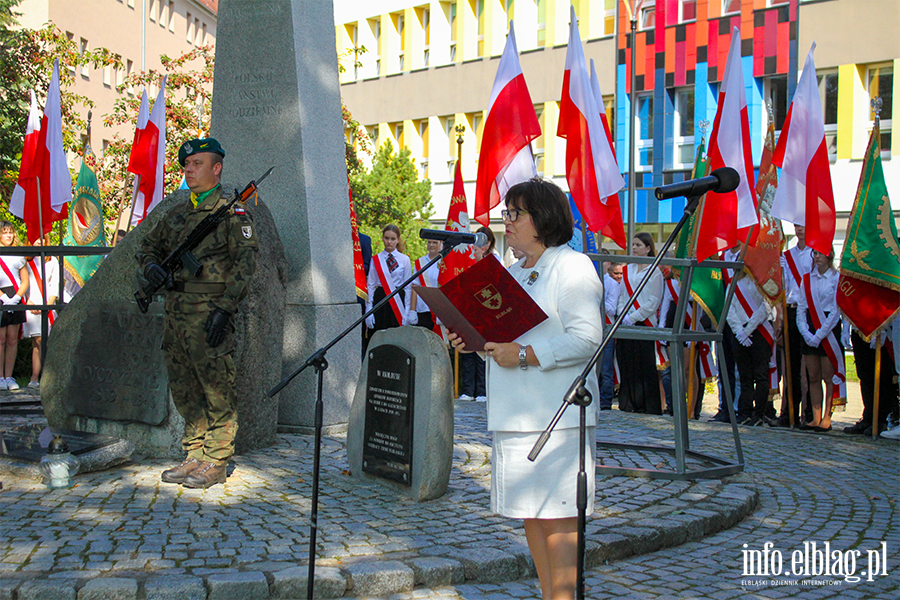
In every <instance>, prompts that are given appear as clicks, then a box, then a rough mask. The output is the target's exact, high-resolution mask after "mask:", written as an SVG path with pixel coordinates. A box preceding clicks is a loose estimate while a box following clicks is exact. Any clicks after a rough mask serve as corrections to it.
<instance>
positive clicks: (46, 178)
mask: <svg viewBox="0 0 900 600" xmlns="http://www.w3.org/2000/svg"><path fill="white" fill-rule="evenodd" d="M39 114H40V112H39V111H38V109H37V103H36V102H35V101H34V95H33V94H32V105H31V111H30V113H29V117H28V126H27V129H26V133H25V148H23V151H22V167H23V168H22V169H20V172H19V182H18V184H17V185H16V189H15V191H14V192H13V195H12V198H11V199H10V203H9V211H10V212H11V213H12V214H14V215H15V216H17V217H19V218H20V219H22V220H23V221H25V226H26V228H27V231H28V241H29V242H34V241H35V240H37V239H40V238H42V237H43V234H46V233H49V232H50V230H51V229H52V227H53V223H54V222H56V221H61V220H63V219H67V218H68V217H69V211H68V203H69V202H70V201H71V200H72V174H71V173H69V166H68V165H67V164H66V153H65V150H64V149H63V134H62V108H61V101H60V93H59V59H57V60H56V62H55V63H54V65H53V75H52V76H51V78H50V89H49V90H48V92H47V102H46V103H45V105H44V115H43V117H40V116H39ZM38 119H40V125H39V126H38V125H37V123H38ZM42 230H43V231H42Z"/></svg>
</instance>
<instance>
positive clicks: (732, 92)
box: [697, 27, 759, 261]
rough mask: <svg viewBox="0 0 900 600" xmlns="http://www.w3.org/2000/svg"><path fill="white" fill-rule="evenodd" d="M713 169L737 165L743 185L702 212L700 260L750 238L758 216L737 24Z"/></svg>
mask: <svg viewBox="0 0 900 600" xmlns="http://www.w3.org/2000/svg"><path fill="white" fill-rule="evenodd" d="M708 157H709V163H708V165H709V166H708V169H707V170H708V171H709V172H712V171H714V170H715V169H718V168H720V167H732V168H733V169H735V170H736V171H737V172H738V175H740V178H741V181H740V183H739V184H738V187H737V189H735V190H734V191H732V192H728V193H725V194H715V202H714V203H707V207H709V208H711V207H712V206H715V209H714V210H710V209H709V208H707V209H706V210H704V212H703V214H702V215H701V217H700V225H699V230H698V234H697V259H698V260H701V261H702V260H705V259H707V258H709V257H710V256H713V255H716V254H718V253H719V252H721V251H722V250H727V249H728V248H732V247H733V246H735V245H736V244H737V242H738V241H739V240H740V241H743V240H744V238H746V236H747V233H748V232H749V230H748V229H747V228H748V227H751V226H753V225H756V223H758V222H759V219H758V218H757V214H756V211H757V198H756V188H755V187H754V185H753V182H754V177H753V158H752V156H751V149H750V119H749V116H748V114H747V96H746V93H745V91H744V70H743V68H742V66H741V34H740V31H739V30H738V28H737V27H735V28H734V30H733V31H732V33H731V49H730V50H729V51H728V62H727V64H726V65H725V74H724V76H723V77H722V85H721V87H720V88H719V101H718V106H717V108H716V118H715V120H714V121H713V129H712V134H711V135H710V137H709V152H708Z"/></svg>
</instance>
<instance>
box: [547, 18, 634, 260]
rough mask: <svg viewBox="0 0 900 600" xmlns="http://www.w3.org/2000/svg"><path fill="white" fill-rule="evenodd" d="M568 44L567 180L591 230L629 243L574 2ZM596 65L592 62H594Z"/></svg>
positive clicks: (561, 133) (562, 125)
mask: <svg viewBox="0 0 900 600" xmlns="http://www.w3.org/2000/svg"><path fill="white" fill-rule="evenodd" d="M569 18H570V22H569V46H568V50H567V51H566V72H565V74H564V75H563V88H562V98H561V100H560V106H559V125H558V127H557V129H556V135H557V136H558V137H561V138H565V139H566V181H568V183H569V191H570V192H571V194H572V200H574V201H575V205H576V206H577V207H578V211H579V212H580V213H581V215H582V217H584V220H585V222H586V223H587V226H588V228H589V229H590V230H591V231H596V232H600V233H602V234H603V235H605V236H607V237H609V238H612V240H613V241H614V242H615V243H616V244H617V245H618V246H619V247H620V248H622V249H625V248H626V240H625V230H624V227H623V224H622V211H621V209H620V207H619V197H618V191H619V190H621V189H622V188H623V187H624V186H625V180H624V179H623V178H622V174H621V173H620V172H619V165H618V164H617V163H616V157H615V154H614V153H613V149H612V136H611V135H610V130H609V123H608V122H607V121H606V110H605V109H604V107H603V97H602V96H601V95H600V84H599V81H596V72H595V73H594V78H595V79H594V80H592V79H591V77H590V76H588V70H587V63H586V62H585V58H584V49H583V48H582V47H581V36H580V34H579V32H578V19H577V17H576V16H575V8H574V7H570V15H569ZM592 68H593V65H592Z"/></svg>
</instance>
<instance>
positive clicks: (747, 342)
mask: <svg viewBox="0 0 900 600" xmlns="http://www.w3.org/2000/svg"><path fill="white" fill-rule="evenodd" d="M734 337H736V338H737V341H738V343H740V345H741V346H743V347H744V348H749V347H750V346H752V345H753V340H752V339H750V336H748V335H746V334H744V333H743V332H741V333H735V335H734Z"/></svg>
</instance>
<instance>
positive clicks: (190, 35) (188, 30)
mask: <svg viewBox="0 0 900 600" xmlns="http://www.w3.org/2000/svg"><path fill="white" fill-rule="evenodd" d="M185 38H186V39H187V43H188V44H193V43H194V20H193V19H192V18H191V13H188V14H187V22H186V24H185Z"/></svg>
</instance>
